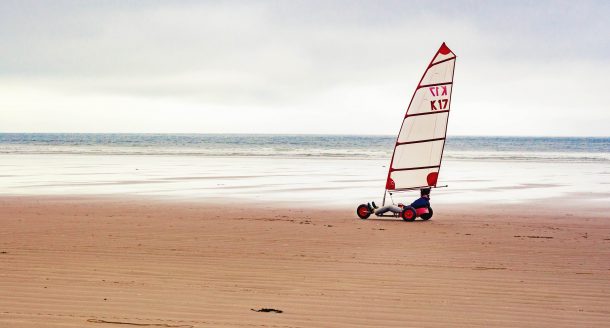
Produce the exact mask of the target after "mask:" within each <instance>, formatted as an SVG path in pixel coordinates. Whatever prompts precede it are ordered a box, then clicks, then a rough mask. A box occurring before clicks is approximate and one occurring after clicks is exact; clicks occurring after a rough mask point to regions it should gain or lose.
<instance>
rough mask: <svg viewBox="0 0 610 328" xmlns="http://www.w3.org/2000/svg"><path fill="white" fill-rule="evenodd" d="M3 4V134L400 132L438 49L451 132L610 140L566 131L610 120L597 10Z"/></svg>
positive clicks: (466, 5) (552, 5) (474, 5)
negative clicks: (452, 63) (446, 61)
mask: <svg viewBox="0 0 610 328" xmlns="http://www.w3.org/2000/svg"><path fill="white" fill-rule="evenodd" d="M0 6H1V7H0V42H2V43H3V44H5V45H7V46H6V47H5V49H6V51H3V52H2V53H0V83H1V84H0V92H3V93H6V94H12V95H11V96H9V97H3V99H2V100H0V106H2V108H4V110H3V113H4V114H3V116H4V115H6V117H1V118H0V130H4V131H26V130H27V131H96V132H103V131H109V132H112V131H117V132H130V131H132V132H143V131H150V132H153V131H157V132H272V133H273V132H275V133H279V132H289V133H290V132H292V133H373V134H393V133H395V131H396V130H397V129H398V126H399V125H400V117H401V116H402V113H403V112H404V110H405V107H406V105H407V104H408V100H409V98H410V96H411V92H412V91H413V88H414V87H415V85H416V83H417V81H418V79H419V77H420V76H421V74H422V73H423V70H424V68H425V65H426V64H427V62H428V61H429V59H430V57H431V56H432V54H433V53H434V51H435V50H436V49H437V48H438V46H439V44H440V43H441V42H442V41H447V42H448V44H449V46H450V47H452V48H453V49H454V51H455V52H456V53H457V54H458V64H457V68H456V88H455V96H454V99H453V101H454V104H453V106H454V109H455V111H454V114H453V115H452V122H451V123H450V130H449V131H450V133H456V134H498V133H499V134H529V135H545V134H552V135H557V134H568V135H569V134H590V133H593V134H607V132H605V131H602V130H591V129H590V126H594V125H590V124H589V125H588V124H587V122H588V121H587V120H584V121H583V122H581V123H579V124H578V126H574V125H573V124H570V123H569V122H566V120H569V118H570V117H571V116H572V114H573V113H576V112H579V113H580V112H582V111H584V113H586V115H587V116H590V117H591V119H592V120H593V119H594V120H595V122H600V121H602V122H608V123H610V117H609V114H608V113H607V110H606V108H607V105H605V104H603V103H600V102H598V101H597V100H596V97H598V96H599V94H600V93H603V90H602V88H603V85H605V82H606V81H607V76H608V73H610V72H609V70H610V69H609V68H608V67H610V65H608V64H609V63H608V56H607V55H606V54H607V51H608V48H609V42H608V37H607V36H606V34H605V33H603V31H607V30H608V27H609V26H608V25H609V23H608V21H607V20H606V19H605V16H606V15H607V14H608V13H610V10H609V8H608V5H607V4H606V3H604V2H584V3H582V2H579V3H578V4H574V3H571V2H520V3H517V4H514V3H504V2H471V1H462V2H443V1H439V2H434V3H430V2H403V1H399V2H393V1H386V2H379V3H373V2H368V1H366V2H365V1H363V2H354V1H350V2H346V1H336V2H310V1H307V2H282V1H278V2H275V1H274V2H272V1H269V2H256V3H254V2H241V1H235V2H191V1H183V2H169V1H141V2H140V1H130V2H117V3H108V2H87V3H81V2H48V3H41V2H3V3H2V4H1V5H0ZM15 90H21V91H20V92H23V91H24V90H27V92H25V94H27V95H29V97H35V98H38V99H41V101H39V102H31V101H27V100H26V99H24V98H23V97H26V96H25V95H21V93H20V92H16V91H15ZM18 95H19V96H18ZM93 102H95V103H97V104H100V103H103V104H104V106H103V107H100V106H97V105H93V104H92V103H93ZM147 109H149V110H147ZM28 112H30V113H32V112H36V113H37V115H39V116H40V117H42V118H41V120H39V121H37V122H32V121H31V119H30V116H29V115H27V114H20V113H28ZM74 112H78V113H79V115H76V116H74V115H72V116H70V115H71V114H70V113H74ZM176 112H179V113H180V115H175V113H176ZM227 112H228V113H232V115H225V114H226V113H227ZM497 117H503V121H502V122H503V123H502V124H500V123H498V122H497ZM66 118H70V120H68V121H67V122H68V123H66ZM91 118H95V124H90V123H89V122H90V121H91ZM119 118H122V119H123V120H124V119H125V118H128V119H129V120H133V121H134V122H138V124H136V125H134V124H125V125H121V124H118V123H116V122H117V121H118V119H119ZM142 118H147V119H142ZM148 118H150V119H148ZM202 118H205V121H206V122H207V123H201V125H196V124H193V123H192V122H193V121H197V120H198V119H202ZM371 119H372V120H374V121H375V122H383V123H376V124H370V121H371ZM269 120H272V121H274V122H275V123H276V124H273V125H270V124H267V122H268V121H269ZM338 122H342V124H338ZM16 127H19V129H21V130H18V129H16Z"/></svg>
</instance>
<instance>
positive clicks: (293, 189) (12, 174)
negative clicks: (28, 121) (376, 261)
mask: <svg viewBox="0 0 610 328" xmlns="http://www.w3.org/2000/svg"><path fill="white" fill-rule="evenodd" d="M394 142H395V137H394V136H335V135H231V134H226V135H201V134H27V133H18V134H0V168H1V169H2V172H1V173H0V194H4V195H38V194H41V195H57V194H65V195H83V194H89V195H140V196H142V195H145V196H155V197H163V198H167V197H170V198H191V199H207V200H210V199H219V200H220V199H225V200H226V199H244V200H255V201H278V202H291V203H293V202H316V203H318V204H334V205H337V204H343V205H347V204H353V203H354V202H358V201H365V200H374V199H378V198H380V196H381V195H382V194H383V186H384V181H385V176H386V174H387V165H388V164H389V160H390V156H391V152H392V147H393V143H394ZM439 184H448V185H449V188H439V189H437V190H435V192H434V193H435V195H434V196H435V201H436V200H438V201H442V202H449V203H451V202H460V203H463V202H480V201H490V202H502V203H505V202H523V201H531V200H539V199H550V198H561V197H579V198H584V199H587V200H590V201H598V202H606V201H608V200H610V138H543V137H448V139H447V145H446V148H445V154H444V158H443V167H442V170H441V175H440V179H439ZM411 196H412V195H410V196H408V197H411ZM399 197H400V196H399Z"/></svg>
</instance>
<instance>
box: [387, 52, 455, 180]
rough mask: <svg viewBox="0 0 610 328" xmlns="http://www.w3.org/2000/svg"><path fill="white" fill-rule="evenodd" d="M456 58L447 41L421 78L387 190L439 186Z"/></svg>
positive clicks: (408, 112) (390, 172) (409, 109)
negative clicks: (439, 173)
mask: <svg viewBox="0 0 610 328" xmlns="http://www.w3.org/2000/svg"><path fill="white" fill-rule="evenodd" d="M455 58H456V56H455V54H454V53H453V52H452V51H451V50H450V49H449V47H447V45H445V43H443V44H442V45H441V47H440V48H439V50H438V51H437V52H436V55H434V57H433V58H432V61H431V62H430V64H429V65H428V67H427V68H426V71H425V72H424V75H423V76H422V78H421V80H420V81H419V84H418V85H417V88H416V89H415V93H414V94H413V97H412V98H411V102H410V104H409V107H408V108H407V113H406V115H405V117H404V119H403V121H402V126H401V128H400V132H399V133H398V137H397V138H396V145H395V146H394V154H393V155H392V161H391V163H390V169H389V172H388V178H387V181H386V189H388V190H404V189H416V188H424V187H435V186H436V184H437V180H438V172H439V170H440V168H441V159H442V157H443V149H444V147H445V138H446V134H447V122H448V120H449V109H450V108H451V91H452V89H453V72H454V68H455Z"/></svg>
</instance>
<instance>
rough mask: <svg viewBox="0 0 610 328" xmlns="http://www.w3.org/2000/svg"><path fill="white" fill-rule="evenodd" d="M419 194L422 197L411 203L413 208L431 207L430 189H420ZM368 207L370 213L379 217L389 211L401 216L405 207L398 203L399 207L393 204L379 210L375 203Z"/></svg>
mask: <svg viewBox="0 0 610 328" xmlns="http://www.w3.org/2000/svg"><path fill="white" fill-rule="evenodd" d="M419 192H420V196H421V197H420V198H418V199H417V200H415V201H414V202H413V203H411V206H412V207H413V208H422V207H430V188H423V189H420V191H419ZM367 206H368V208H369V211H370V212H371V213H375V215H377V216H380V215H382V214H384V213H386V212H388V211H391V212H393V213H397V214H400V213H402V211H403V210H404V207H405V206H404V205H403V204H401V203H398V206H396V205H393V204H392V205H386V206H383V207H381V208H378V207H377V205H375V202H373V205H372V206H371V204H367Z"/></svg>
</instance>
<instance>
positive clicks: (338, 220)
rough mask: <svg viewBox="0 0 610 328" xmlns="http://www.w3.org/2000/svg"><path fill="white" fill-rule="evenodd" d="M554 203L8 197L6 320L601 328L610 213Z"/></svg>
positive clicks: (3, 251) (4, 205) (0, 253)
mask: <svg viewBox="0 0 610 328" xmlns="http://www.w3.org/2000/svg"><path fill="white" fill-rule="evenodd" d="M553 201H554V202H556V204H558V205H560V204H561V203H562V202H561V200H553ZM549 202H550V201H549ZM549 202H547V203H546V206H548V207H543V206H542V205H536V206H534V205H529V206H527V207H523V206H512V207H501V206H496V207H485V208H481V209H477V210H476V211H474V212H473V210H472V208H468V207H459V206H455V205H446V206H444V207H443V206H440V205H439V206H437V207H435V217H434V218H433V219H432V220H431V221H428V222H417V221H416V222H413V223H407V222H402V221H399V220H373V219H369V220H366V221H365V220H359V219H357V218H356V216H355V214H354V213H353V211H352V209H351V208H349V209H319V210H311V207H309V208H303V209H298V208H290V207H288V208H286V207H284V208H281V207H278V206H276V205H274V204H265V203H259V204H256V205H254V204H248V203H240V204H232V209H230V210H227V208H228V207H227V206H222V205H213V206H212V205H209V204H203V203H194V202H188V201H182V202H178V201H174V202H162V201H158V200H156V201H155V200H146V199H134V198H131V199H122V200H121V199H119V198H117V197H105V198H104V197H87V198H75V197H33V196H32V197H8V196H7V197H2V198H0V223H1V225H2V228H1V229H0V327H11V328H12V327H27V328H29V327H99V328H104V327H131V326H133V327H136V326H145V327H183V328H186V327H244V326H246V327H250V326H260V327H466V326H469V327H473V326H475V327H476V326H479V327H602V326H610V325H609V324H608V323H609V322H610V307H609V304H610V214H608V212H607V211H606V210H602V209H600V210H590V211H587V212H584V213H578V212H576V211H577V210H578V209H572V210H571V211H560V210H558V209H557V207H553V206H551V205H553V204H549ZM354 207H355V206H354ZM516 209H518V210H516ZM263 308H267V309H274V310H278V311H282V312H281V313H277V312H274V311H272V312H256V311H254V310H260V309H263Z"/></svg>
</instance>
